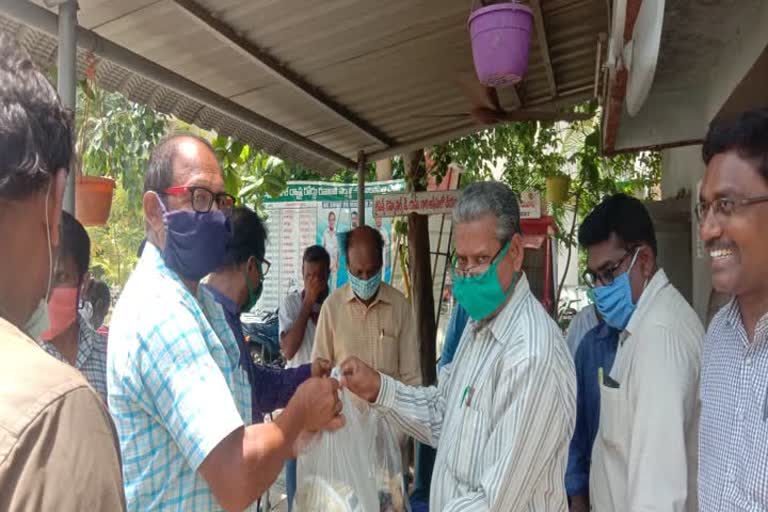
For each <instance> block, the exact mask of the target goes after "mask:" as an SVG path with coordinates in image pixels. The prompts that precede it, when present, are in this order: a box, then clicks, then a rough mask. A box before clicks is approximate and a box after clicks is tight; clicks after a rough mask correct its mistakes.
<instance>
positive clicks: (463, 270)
mask: <svg viewBox="0 0 768 512" xmlns="http://www.w3.org/2000/svg"><path fill="white" fill-rule="evenodd" d="M508 244H509V242H507V243H505V244H504V245H502V246H501V248H500V249H499V250H498V251H496V254H495V255H494V256H493V257H492V258H490V259H488V261H487V262H484V263H479V264H477V265H473V266H471V267H468V266H467V260H466V258H460V257H458V256H457V255H456V249H454V250H453V252H452V253H451V266H452V267H453V271H454V273H455V274H456V275H457V276H459V277H471V276H477V275H480V274H482V273H483V272H485V271H486V270H488V269H489V268H490V266H491V265H493V262H495V261H496V260H497V259H498V257H499V255H500V254H501V252H502V251H503V250H504V248H505V247H506V246H507V245H508Z"/></svg>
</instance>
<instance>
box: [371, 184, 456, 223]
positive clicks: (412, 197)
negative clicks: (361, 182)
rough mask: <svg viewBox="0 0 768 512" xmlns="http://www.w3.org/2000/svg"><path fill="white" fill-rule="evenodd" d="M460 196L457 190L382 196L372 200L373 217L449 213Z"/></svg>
mask: <svg viewBox="0 0 768 512" xmlns="http://www.w3.org/2000/svg"><path fill="white" fill-rule="evenodd" d="M460 196H461V192H460V191H458V190H442V191H434V192H411V193H405V194H383V195H376V196H374V198H373V216H374V217H376V218H379V217H400V216H401V215H407V214H409V213H419V214H422V215H434V214H439V213H451V210H453V207H454V206H456V203H457V202H458V200H459V197H460Z"/></svg>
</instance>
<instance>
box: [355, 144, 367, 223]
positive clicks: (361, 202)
mask: <svg viewBox="0 0 768 512" xmlns="http://www.w3.org/2000/svg"><path fill="white" fill-rule="evenodd" d="M357 225H358V226H365V153H364V152H362V151H360V152H359V153H358V154H357Z"/></svg>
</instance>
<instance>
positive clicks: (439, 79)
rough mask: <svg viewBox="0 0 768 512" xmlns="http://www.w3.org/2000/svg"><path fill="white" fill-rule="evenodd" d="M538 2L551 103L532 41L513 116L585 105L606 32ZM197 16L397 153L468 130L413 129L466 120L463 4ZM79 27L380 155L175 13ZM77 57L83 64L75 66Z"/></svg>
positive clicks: (464, 124) (45, 53)
mask: <svg viewBox="0 0 768 512" xmlns="http://www.w3.org/2000/svg"><path fill="white" fill-rule="evenodd" d="M184 1H188V0H184ZM36 3H38V4H40V5H42V2H40V1H38V2H36ZM180 3H184V2H180ZM540 3H541V10H542V13H543V20H544V26H545V28H546V38H547V43H548V47H549V54H550V59H551V63H552V68H553V73H554V77H555V81H556V85H557V97H554V98H553V97H552V91H551V88H550V84H549V81H548V78H547V70H546V66H545V63H544V60H543V59H542V54H541V49H540V48H541V47H540V45H539V37H538V35H537V34H536V33H534V34H533V37H532V45H531V51H530V64H529V70H528V74H527V76H526V77H525V79H524V80H523V82H522V83H521V84H519V86H518V93H519V97H520V98H521V101H522V105H523V106H528V105H538V106H537V108H546V106H547V105H548V104H553V105H554V104H555V103H556V104H557V105H558V106H563V104H566V105H567V104H568V103H574V102H577V101H582V100H583V99H584V98H585V97H586V96H589V95H590V94H591V91H592V89H593V87H594V76H595V58H596V47H597V39H598V34H599V33H600V32H605V31H606V30H607V26H608V21H607V13H606V9H607V7H606V5H607V4H606V2H605V0H541V2H540ZM197 4H198V6H199V8H201V9H202V10H204V11H207V12H208V13H210V14H211V15H212V17H213V18H214V19H215V20H216V21H217V22H220V23H223V24H225V25H226V26H228V27H231V28H232V29H233V30H234V31H235V32H236V33H237V35H239V36H240V37H243V38H245V39H246V40H247V41H249V42H250V43H252V44H254V45H255V46H257V47H258V48H259V49H261V50H264V51H266V52H268V53H269V54H270V55H271V56H273V57H274V58H275V59H277V61H279V62H280V63H281V64H283V65H285V66H286V67H287V68H289V69H290V70H291V71H293V72H294V73H295V74H296V75H298V76H300V77H301V78H302V79H303V80H305V81H306V82H308V83H309V84H311V85H312V86H314V87H315V88H317V89H318V90H319V91H321V92H322V94H324V95H325V96H327V97H329V98H330V99H331V100H332V101H334V102H336V103H337V104H340V105H343V106H344V107H346V109H348V110H349V111H351V113H353V115H354V116H356V117H357V118H359V119H360V120H362V122H364V123H367V124H369V125H370V126H372V127H374V128H375V129H376V130H377V131H378V132H382V133H383V134H384V135H385V136H386V137H387V138H388V139H389V141H390V142H391V143H393V144H395V145H396V146H397V145H401V144H407V143H409V142H413V141H421V140H428V139H434V138H438V139H439V138H440V137H442V136H443V135H442V134H447V133H452V134H455V133H464V132H467V133H468V132H471V131H473V130H475V129H477V128H478V127H475V126H474V125H473V124H472V121H470V120H469V119H466V118H459V119H439V118H424V117H418V116H419V115H421V114H434V113H454V112H466V111H467V110H468V109H469V103H468V101H467V100H466V99H465V98H464V96H463V95H462V92H461V89H460V88H459V87H458V86H457V84H456V77H457V76H460V75H464V76H467V75H470V74H472V73H473V64H472V55H471V47H470V42H469V34H468V32H467V28H466V22H467V17H468V14H469V7H468V6H469V2H467V1H466V0H461V1H459V0H420V1H413V0H387V1H365V2H363V1H359V0H323V1H322V2H317V1H309V0H197ZM78 16H79V22H80V24H81V26H83V27H85V28H88V29H92V30H93V31H94V32H96V33H97V34H99V35H100V36H103V37H104V38H106V39H108V40H110V41H112V42H114V43H116V44H118V45H120V46H123V47H125V48H127V49H128V50H131V51H132V52H135V53H137V54H139V55H141V56H143V57H145V58H146V59H149V60H151V61H153V62H155V63H157V64H159V65H161V66H163V67H165V68H167V69H169V70H171V71H173V72H175V73H177V74H179V75H181V76H183V77H185V78H187V79H189V80H191V81H193V82H195V83H197V84H199V85H201V86H203V87H205V88H207V89H209V90H211V91H214V92H216V93H217V94H219V95H221V96H223V97H225V98H228V99H231V100H232V101H234V102H236V103H238V104H239V105H242V106H243V107H245V108H247V109H249V110H251V111H253V112H256V113H258V114H261V115H262V116H264V117H267V118H269V119H271V120H272V121H274V122H276V123H278V124H280V125H282V126H285V127H286V128H288V129H290V130H292V131H294V132H296V133H298V134H300V135H302V136H304V137H306V138H308V139H311V140H312V141H315V142H317V143H319V144H321V145H323V146H325V147H327V148H328V149H330V150H332V151H335V152H336V153H339V154H341V155H344V156H346V157H348V158H349V159H351V160H355V159H356V157H357V152H358V151H359V150H363V151H365V152H366V153H376V152H379V153H380V152H382V151H387V149H388V148H387V146H386V145H384V144H382V143H381V142H379V141H376V140H374V138H373V137H371V136H370V135H367V134H366V133H364V132H363V131H362V130H361V129H359V128H358V127H356V126H354V125H353V124H351V123H348V122H345V121H344V120H343V119H342V118H340V117H339V116H337V115H334V114H333V113H332V112H329V110H328V109H327V108H324V107H322V106H319V105H318V104H317V102H316V101H315V100H313V99H311V98H309V97H307V96H306V95H305V94H303V93H301V92H299V91H297V90H296V89H295V88H292V87H289V86H287V85H286V84H285V82H283V81H282V80H280V79H279V78H276V77H275V76H274V75H273V74H271V73H269V72H267V71H266V70H265V69H264V68H263V67H262V66H261V65H259V64H258V63H257V62H255V61H254V59H253V58H252V57H250V56H248V55H246V54H245V53H244V52H243V51H242V50H238V49H237V48H235V47H234V46H233V45H232V44H231V43H230V42H227V41H225V40H224V39H223V38H222V37H221V36H220V35H219V34H216V33H214V32H213V31H212V30H211V29H210V28H209V27H207V26H205V25H204V24H203V23H201V22H200V20H198V19H196V18H195V17H193V16H191V15H190V14H189V13H187V12H186V11H185V10H184V9H183V8H182V7H181V6H180V5H178V4H177V3H176V2H175V1H172V0H159V1H157V0H80V12H79V15H78ZM0 29H2V30H4V31H8V32H12V33H15V34H16V35H17V37H19V38H20V39H21V41H22V43H23V44H24V46H26V47H27V48H28V49H29V50H30V51H31V53H32V54H33V56H34V57H35V59H36V60H37V62H38V63H40V64H42V65H44V66H49V65H51V64H53V63H54V61H55V49H56V41H55V39H54V38H53V37H51V36H49V35H44V34H41V33H39V32H35V31H31V30H28V29H25V28H24V27H22V26H21V25H19V24H18V23H15V22H13V21H11V20H10V19H7V18H0ZM85 59H86V55H84V54H81V55H80V59H79V62H80V66H81V67H83V66H84V65H85ZM97 74H98V78H99V80H100V82H101V83H102V85H103V86H104V87H105V88H106V89H109V90H118V91H121V92H123V93H124V94H126V95H127V96H128V97H129V98H131V99H132V100H134V101H138V102H142V103H147V104H149V105H151V106H153V107H154V108H156V109H158V110H160V111H163V112H167V113H172V114H174V115H176V116H177V117H179V118H181V119H183V120H184V121H187V122H192V123H195V124H197V125H200V126H201V127H203V128H213V129H215V130H216V131H218V132H221V133H224V134H228V135H233V136H235V137H237V138H239V139H241V140H243V141H246V142H249V143H252V144H254V145H256V146H258V147H261V148H263V149H265V150H266V151H268V152H269V153H272V154H275V155H277V156H280V157H282V158H285V159H288V160H293V161H297V162H299V163H301V164H303V165H305V166H307V167H309V168H312V169H315V170H317V171H319V172H322V173H331V172H334V171H335V170H336V169H337V167H338V165H337V164H334V163H332V162H329V161H327V160H325V159H324V158H320V157H317V156H315V155H313V154H311V153H310V152H308V151H305V150H302V149H300V148H297V147H295V146H293V145H290V144H287V143H284V142H283V141H282V140H280V139H279V138H276V137H273V136H271V135H270V134H268V133H265V132H264V131H262V130H260V129H257V128H255V127H253V126H251V125H249V124H247V123H245V122H243V121H241V120H238V119H235V118H233V117H230V116H228V115H226V114H223V113H221V112H219V111H217V110H215V109H213V108H210V107H206V106H205V105H203V104H201V103H200V102H198V101H195V100H193V99H190V98H185V97H184V96H182V95H180V94H179V93H177V92H174V91H172V90H170V89H168V88H166V87H163V86H160V85H158V84H157V83H155V82H153V81H152V80H149V79H147V78H143V77H141V76H139V75H137V74H135V73H133V72H131V71H130V70H129V69H126V68H123V67H120V66H117V65H115V64H113V63H109V62H102V63H101V64H100V65H99V67H98V72H97ZM500 96H501V98H502V103H503V104H504V106H505V107H507V108H514V103H513V102H514V100H513V99H512V98H513V95H512V94H509V92H508V91H507V92H504V91H503V90H502V91H501V94H500Z"/></svg>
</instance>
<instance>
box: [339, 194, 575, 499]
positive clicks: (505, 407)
mask: <svg viewBox="0 0 768 512" xmlns="http://www.w3.org/2000/svg"><path fill="white" fill-rule="evenodd" d="M453 225H454V229H455V230H456V231H455V240H456V255H455V257H454V260H453V261H454V263H453V278H452V279H453V293H454V295H455V296H456V299H457V300H458V301H459V303H460V304H461V305H462V307H464V309H466V311H467V313H468V314H469V316H470V318H471V321H470V322H469V323H468V324H467V326H466V328H465V329H464V332H463V334H462V340H461V342H460V344H459V348H458V352H457V354H456V357H455V359H454V360H453V363H452V364H450V365H448V366H446V367H444V368H443V369H442V370H441V373H440V377H439V379H438V386H437V387H427V388H417V387H412V386H408V385H406V384H403V383H401V382H398V381H396V380H395V379H392V378H391V377H389V376H387V375H386V374H384V373H383V372H381V373H380V372H376V371H374V370H373V369H371V368H370V367H369V366H367V365H366V364H365V363H364V362H362V361H361V360H360V359H357V358H350V359H348V360H347V361H345V362H344V363H342V370H343V374H344V376H343V381H342V383H343V384H344V385H346V386H347V387H348V388H349V389H350V390H351V391H352V392H354V393H356V394H357V395H359V396H360V397H362V398H363V399H366V400H368V401H369V402H372V403H373V407H375V408H377V409H379V410H381V411H383V412H385V413H386V414H387V417H388V418H389V419H390V420H391V421H392V423H393V424H394V425H396V426H397V427H398V428H400V429H401V430H402V431H404V432H406V433H408V434H410V435H412V436H413V437H414V438H416V439H417V440H418V441H420V442H422V443H426V444H429V445H431V446H435V447H436V448H437V457H436V459H435V467H434V472H433V475H432V484H431V489H430V510H439V511H441V512H458V511H466V510H476V511H484V510H485V511H487V510H499V511H500V510H503V511H505V512H523V511H529V510H537V511H541V512H555V511H562V510H566V507H567V503H566V495H565V486H564V485H563V476H564V473H565V464H566V458H567V455H568V444H569V442H570V439H571V434H572V433H573V427H574V422H575V415H576V414H575V412H576V411H575V410H576V378H575V375H574V369H573V361H572V359H571V355H570V354H569V352H568V349H567V347H566V345H565V341H564V340H563V337H562V334H561V332H560V329H559V327H558V326H557V324H555V322H554V321H553V320H552V318H551V317H550V316H549V315H548V314H547V312H546V311H545V310H544V308H543V307H542V306H541V304H540V303H539V301H538V300H536V297H535V296H534V295H533V294H532V293H531V290H530V287H529V285H528V280H527V278H526V277H525V274H524V273H523V271H522V265H523V256H524V254H523V241H522V236H521V233H520V210H519V206H518V203H517V198H516V197H515V194H514V193H513V192H512V190H511V189H510V188H509V187H508V186H507V185H504V184H502V183H498V182H484V183H474V184H472V185H470V186H469V187H467V188H466V190H465V191H464V192H463V194H462V196H461V199H460V200H459V202H458V204H457V205H456V207H455V209H454V211H453Z"/></svg>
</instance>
